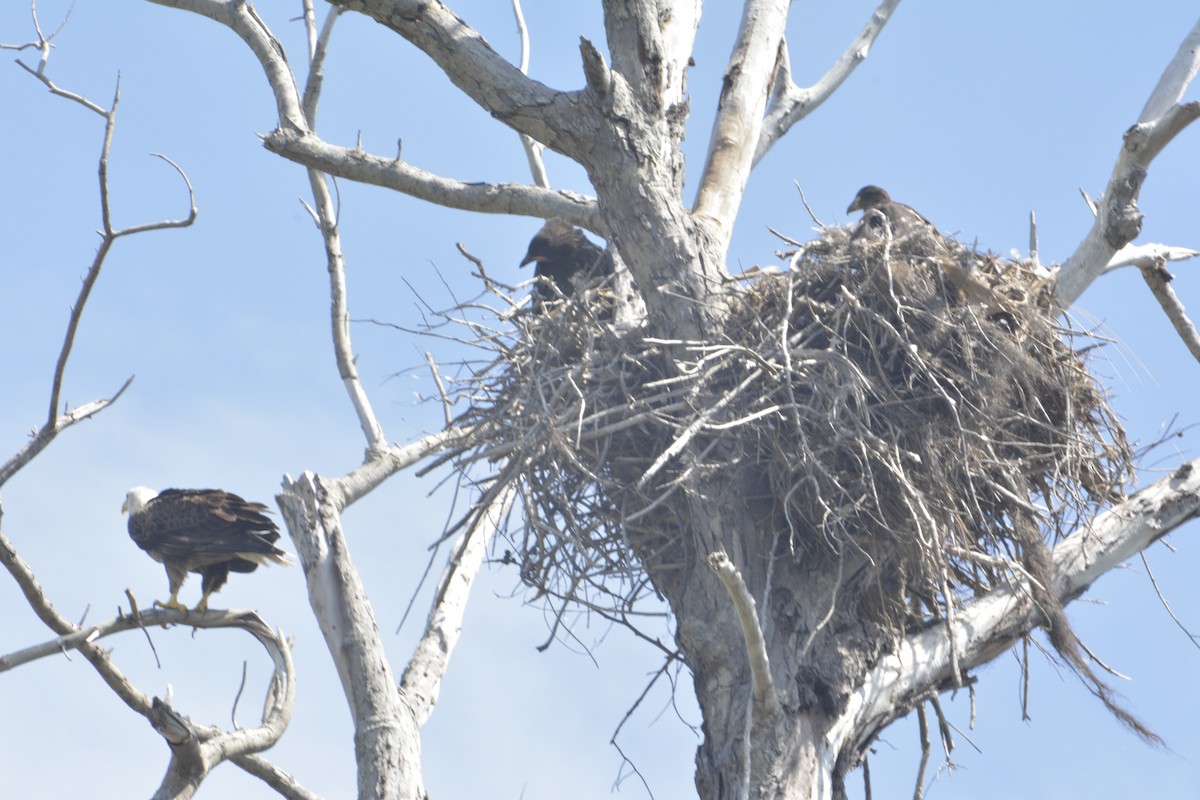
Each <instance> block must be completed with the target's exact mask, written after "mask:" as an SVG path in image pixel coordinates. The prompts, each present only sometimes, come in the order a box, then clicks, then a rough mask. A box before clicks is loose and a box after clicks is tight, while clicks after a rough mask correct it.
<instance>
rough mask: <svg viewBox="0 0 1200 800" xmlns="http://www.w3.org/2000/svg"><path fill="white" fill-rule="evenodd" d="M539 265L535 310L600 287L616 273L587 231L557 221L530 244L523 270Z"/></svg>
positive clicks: (536, 273) (554, 220)
mask: <svg viewBox="0 0 1200 800" xmlns="http://www.w3.org/2000/svg"><path fill="white" fill-rule="evenodd" d="M527 264H536V265H537V266H535V267H534V271H533V275H534V278H535V279H536V280H537V288H536V289H535V291H534V295H533V307H534V308H535V309H538V308H541V306H542V304H544V303H547V302H551V301H554V300H557V299H559V298H569V297H572V296H574V295H576V294H579V293H580V292H582V291H583V290H584V289H589V288H591V287H594V286H598V285H599V284H600V283H602V282H603V281H604V280H605V279H606V278H608V277H609V276H610V275H612V273H613V262H612V256H610V255H609V254H608V253H607V252H605V250H604V249H603V248H601V247H599V246H597V245H595V244H593V243H592V241H591V240H590V239H588V238H587V237H586V236H584V235H583V231H581V230H579V228H576V227H575V226H574V225H572V224H571V223H569V222H567V221H566V220H563V219H559V218H557V217H554V218H551V219H548V220H546V224H545V225H544V226H542V229H541V230H540V231H538V232H537V234H535V235H534V237H533V239H532V240H530V242H529V249H528V250H526V251H525V258H523V259H521V266H522V267H524V266H525V265H527Z"/></svg>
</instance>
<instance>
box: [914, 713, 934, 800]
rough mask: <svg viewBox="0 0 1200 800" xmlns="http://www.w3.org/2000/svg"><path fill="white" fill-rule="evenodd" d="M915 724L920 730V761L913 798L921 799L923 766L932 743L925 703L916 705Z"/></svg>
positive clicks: (923, 775) (925, 765)
mask: <svg viewBox="0 0 1200 800" xmlns="http://www.w3.org/2000/svg"><path fill="white" fill-rule="evenodd" d="M917 725H918V730H919V731H920V741H921V762H920V764H919V765H918V766H917V785H916V788H914V789H913V800H921V798H923V797H924V796H925V768H926V767H927V766H928V765H929V754H930V752H931V751H932V749H933V748H932V745H931V743H930V741H929V720H928V719H926V718H925V704H924V703H920V704H918V705H917Z"/></svg>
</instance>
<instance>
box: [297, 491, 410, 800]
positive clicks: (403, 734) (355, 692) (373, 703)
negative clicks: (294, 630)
mask: <svg viewBox="0 0 1200 800" xmlns="http://www.w3.org/2000/svg"><path fill="white" fill-rule="evenodd" d="M276 501H277V502H278V504H279V508H280V509H281V510H282V512H283V517H284V520H285V522H286V523H287V527H288V532H289V533H290V534H291V537H292V541H293V542H294V543H295V545H296V553H297V555H298V556H299V559H300V563H301V565H302V566H303V567H304V577H305V581H306V582H307V584H308V600H309V605H310V606H311V607H312V609H313V614H314V615H315V616H316V619H317V623H318V625H319V626H320V628H321V633H322V634H323V635H324V637H325V644H326V647H327V649H328V650H329V654H330V656H331V657H332V658H333V662H334V665H335V666H336V667H337V672H338V677H339V678H340V679H341V683H342V691H343V692H344V693H345V695H346V699H347V700H348V701H349V708H350V714H351V716H352V717H353V719H354V728H355V737H354V749H355V756H356V761H357V763H358V781H359V795H360V796H364V797H404V798H417V797H420V796H421V794H422V792H423V790H422V788H421V766H420V731H419V727H418V726H417V723H416V720H415V719H414V717H413V715H412V713H411V712H410V710H409V709H408V708H407V707H406V705H405V704H404V702H403V700H402V698H401V696H400V692H399V688H398V686H397V683H396V681H395V679H394V678H393V677H392V668H391V664H390V661H389V660H388V657H387V652H386V651H385V649H384V647H383V642H382V641H381V640H380V638H379V626H378V625H377V624H376V622H375V612H374V611H373V610H372V608H371V604H370V601H369V600H368V599H367V594H366V590H365V589H364V588H363V585H362V580H361V579H360V578H359V575H358V570H357V569H356V568H355V566H354V561H353V560H352V559H351V557H350V550H349V546H348V543H347V542H346V538H345V535H344V533H343V531H342V524H341V513H340V511H341V509H340V508H339V507H338V505H337V503H335V502H334V501H332V500H331V499H330V497H329V494H328V492H327V491H326V488H325V481H323V480H322V479H321V478H320V477H319V476H317V475H314V474H313V473H311V472H306V473H304V474H303V475H301V476H300V478H299V479H297V480H293V479H292V478H291V477H290V476H284V480H283V490H282V491H281V492H280V494H279V495H278V496H277V497H276Z"/></svg>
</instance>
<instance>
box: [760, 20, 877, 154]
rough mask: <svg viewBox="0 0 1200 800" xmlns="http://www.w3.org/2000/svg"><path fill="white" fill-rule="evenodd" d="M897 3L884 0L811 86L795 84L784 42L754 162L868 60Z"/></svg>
mask: <svg viewBox="0 0 1200 800" xmlns="http://www.w3.org/2000/svg"><path fill="white" fill-rule="evenodd" d="M898 5H900V0H883V2H881V3H880V4H879V7H878V8H876V9H875V11H874V12H873V13H872V14H871V18H870V19H869V20H868V21H867V24H866V25H865V26H864V27H863V29H862V30H861V31H859V34H858V36H856V37H855V39H854V41H853V42H851V43H850V46H849V47H847V48H846V51H845V52H844V53H842V55H841V56H840V57H839V58H838V60H837V61H835V62H834V64H833V66H832V67H830V68H829V71H828V72H826V73H825V74H824V75H822V76H821V79H820V80H818V81H817V82H816V83H814V84H813V85H812V86H809V87H806V88H803V89H802V88H800V87H799V86H797V85H796V84H795V82H794V81H793V80H792V76H791V69H790V66H789V64H788V53H787V44H786V42H785V43H783V44H782V45H781V48H782V49H781V52H780V64H781V66H782V67H783V69H782V70H781V72H780V73H779V74H778V75H777V77H776V84H775V88H774V91H773V92H772V97H771V104H770V106H769V107H768V108H767V116H766V119H765V120H764V121H763V125H762V132H761V133H760V134H759V136H758V143H757V146H756V147H755V149H754V163H755V164H757V163H758V162H759V161H761V160H762V158H763V156H765V155H766V154H767V153H768V152H769V151H770V149H771V148H772V147H773V146H774V145H775V142H777V141H779V140H780V139H781V138H783V135H784V134H786V133H787V132H788V131H789V130H791V128H792V126H793V125H795V124H796V123H797V122H799V121H800V120H802V119H804V118H805V117H807V116H808V115H809V114H810V113H812V112H813V111H815V110H816V109H817V108H818V107H819V106H820V105H821V104H822V103H824V102H825V101H826V100H828V99H829V97H830V96H831V95H832V94H833V93H834V92H835V91H837V89H838V87H840V86H841V85H842V83H844V82H845V80H846V79H847V78H849V77H850V74H851V73H853V72H854V70H855V68H856V67H858V65H859V64H861V63H862V62H863V61H864V60H866V58H867V55H868V54H869V53H870V51H871V45H873V44H874V43H875V39H876V38H878V36H879V34H880V33H881V32H882V31H883V27H884V26H885V25H887V23H888V20H890V19H891V18H892V13H893V12H894V11H895V10H896V6H898Z"/></svg>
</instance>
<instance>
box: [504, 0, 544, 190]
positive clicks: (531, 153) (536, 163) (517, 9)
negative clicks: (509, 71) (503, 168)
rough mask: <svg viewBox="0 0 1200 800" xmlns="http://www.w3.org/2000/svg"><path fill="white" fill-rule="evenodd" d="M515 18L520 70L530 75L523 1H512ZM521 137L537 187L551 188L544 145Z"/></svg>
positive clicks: (522, 134) (528, 137)
mask: <svg viewBox="0 0 1200 800" xmlns="http://www.w3.org/2000/svg"><path fill="white" fill-rule="evenodd" d="M512 7H513V16H514V17H516V20H517V33H518V34H519V35H520V37H521V63H520V65H519V66H518V69H520V70H521V74H522V75H529V29H528V28H527V27H526V26H525V14H524V12H523V11H522V10H521V0H512ZM517 135H518V136H520V137H521V146H522V147H523V148H524V149H525V158H526V159H527V160H528V161H529V172H530V174H531V175H532V176H533V183H534V185H535V186H540V187H542V188H543V189H549V188H550V178H549V176H548V175H547V174H546V162H545V161H544V160H542V145H541V143H540V142H538V141H536V140H535V139H534V138H533V137H532V136H530V135H529V134H527V133H519V134H517Z"/></svg>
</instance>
